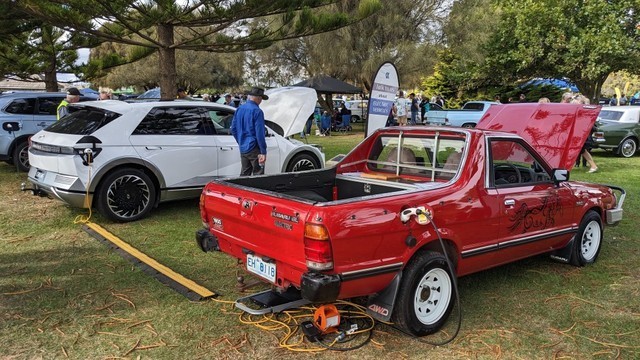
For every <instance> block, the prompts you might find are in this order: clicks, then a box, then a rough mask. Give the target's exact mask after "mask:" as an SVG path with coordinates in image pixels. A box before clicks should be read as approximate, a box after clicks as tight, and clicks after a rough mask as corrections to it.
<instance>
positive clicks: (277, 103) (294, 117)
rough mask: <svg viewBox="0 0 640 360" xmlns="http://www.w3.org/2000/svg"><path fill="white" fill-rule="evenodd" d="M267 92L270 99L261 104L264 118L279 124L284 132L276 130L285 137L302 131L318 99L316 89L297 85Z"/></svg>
mask: <svg viewBox="0 0 640 360" xmlns="http://www.w3.org/2000/svg"><path fill="white" fill-rule="evenodd" d="M265 94H266V95H269V100H264V101H263V102H262V103H261V104H260V108H261V109H262V111H264V118H265V120H267V121H270V122H272V123H275V124H276V125H278V126H279V127H280V128H281V130H282V132H280V131H279V130H280V129H274V130H275V131H276V132H278V133H280V135H282V136H284V137H287V136H291V135H295V134H299V133H300V132H302V130H303V129H304V125H305V124H306V122H307V120H308V119H309V117H310V116H311V115H312V114H313V111H314V110H315V106H316V101H317V99H318V98H317V95H316V91H315V90H314V89H311V88H306V87H296V86H288V87H282V88H276V89H270V90H267V91H265Z"/></svg>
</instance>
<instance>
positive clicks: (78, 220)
mask: <svg viewBox="0 0 640 360" xmlns="http://www.w3.org/2000/svg"><path fill="white" fill-rule="evenodd" d="M91 160H93V159H91ZM87 162H88V163H89V177H88V178H87V191H86V192H85V194H84V206H85V207H86V208H88V209H89V216H84V215H78V216H76V218H75V219H73V223H74V224H86V223H88V222H89V220H90V219H91V215H92V212H91V204H90V203H89V187H90V186H91V168H92V167H93V161H91V162H89V161H87Z"/></svg>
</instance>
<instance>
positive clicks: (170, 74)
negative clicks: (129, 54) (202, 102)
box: [158, 24, 178, 100]
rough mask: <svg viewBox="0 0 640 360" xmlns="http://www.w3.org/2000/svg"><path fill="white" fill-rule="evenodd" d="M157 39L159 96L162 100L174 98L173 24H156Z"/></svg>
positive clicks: (175, 91) (175, 92) (174, 51)
mask: <svg viewBox="0 0 640 360" xmlns="http://www.w3.org/2000/svg"><path fill="white" fill-rule="evenodd" d="M158 41H159V42H160V44H161V45H162V47H161V48H159V49H158V58H159V62H160V63H159V66H158V67H159V68H160V98H161V99H162V100H171V99H175V98H176V95H177V88H176V79H177V77H178V76H177V73H176V49H175V48H172V47H171V46H172V45H173V41H174V40H173V25H166V24H162V25H158Z"/></svg>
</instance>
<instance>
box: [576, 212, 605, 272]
mask: <svg viewBox="0 0 640 360" xmlns="http://www.w3.org/2000/svg"><path fill="white" fill-rule="evenodd" d="M600 241H602V229H601V228H600V224H599V223H598V222H597V221H594V220H592V221H590V222H589V223H588V224H587V227H586V228H585V230H584V233H583V234H582V239H581V241H580V252H581V253H582V257H583V258H584V259H585V261H587V262H592V261H593V259H594V258H595V256H596V254H597V253H598V250H599V249H600Z"/></svg>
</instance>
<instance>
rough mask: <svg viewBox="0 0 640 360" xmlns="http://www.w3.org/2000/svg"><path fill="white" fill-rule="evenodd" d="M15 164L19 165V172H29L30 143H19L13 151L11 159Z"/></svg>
mask: <svg viewBox="0 0 640 360" xmlns="http://www.w3.org/2000/svg"><path fill="white" fill-rule="evenodd" d="M11 161H12V162H13V164H18V170H20V171H22V172H27V171H29V143H28V142H26V141H22V142H19V143H18V144H17V145H16V147H15V148H14V149H13V154H12V157H11Z"/></svg>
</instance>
